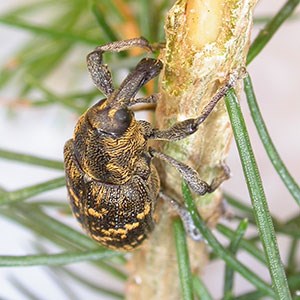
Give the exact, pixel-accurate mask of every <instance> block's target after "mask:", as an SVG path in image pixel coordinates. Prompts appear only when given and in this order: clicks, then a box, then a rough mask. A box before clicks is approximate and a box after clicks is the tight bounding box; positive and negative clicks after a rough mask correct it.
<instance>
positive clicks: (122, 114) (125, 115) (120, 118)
mask: <svg viewBox="0 0 300 300" xmlns="http://www.w3.org/2000/svg"><path fill="white" fill-rule="evenodd" d="M114 119H115V120H116V121H117V122H120V123H130V121H131V114H130V113H129V111H128V110H127V109H126V108H121V109H119V110H118V111H117V112H116V113H115V115H114Z"/></svg>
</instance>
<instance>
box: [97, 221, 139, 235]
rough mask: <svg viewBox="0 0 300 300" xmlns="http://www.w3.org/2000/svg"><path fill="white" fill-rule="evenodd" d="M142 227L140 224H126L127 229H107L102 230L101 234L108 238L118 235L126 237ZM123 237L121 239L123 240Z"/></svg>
mask: <svg viewBox="0 0 300 300" xmlns="http://www.w3.org/2000/svg"><path fill="white" fill-rule="evenodd" d="M139 225H140V223H139V222H135V223H132V224H126V225H125V229H124V228H118V229H114V228H109V229H108V230H105V229H101V232H102V233H103V234H105V235H107V236H111V235H118V234H121V235H122V236H123V235H124V236H126V235H127V233H128V231H131V230H133V229H135V228H137V227H138V226H139ZM122 236H121V238H122Z"/></svg>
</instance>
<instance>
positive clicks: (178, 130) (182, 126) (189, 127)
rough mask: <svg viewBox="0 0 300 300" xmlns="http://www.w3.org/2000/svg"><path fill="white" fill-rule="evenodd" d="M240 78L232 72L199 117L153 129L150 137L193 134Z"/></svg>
mask: <svg viewBox="0 0 300 300" xmlns="http://www.w3.org/2000/svg"><path fill="white" fill-rule="evenodd" d="M239 78H240V77H239V76H238V74H237V73H232V74H231V75H230V77H229V80H228V81H227V83H226V84H225V85H224V86H223V87H221V88H220V89H219V90H218V91H217V93H216V94H215V95H214V96H213V98H212V99H211V100H210V102H209V103H208V104H207V105H206V106H205V107H204V109H203V110H202V112H201V115H200V116H199V117H198V118H193V119H187V120H184V121H182V122H178V123H176V124H174V125H173V126H172V127H170V128H168V129H165V130H159V129H153V130H152V132H151V133H150V135H149V137H148V138H151V139H158V140H167V141H177V140H181V139H184V138H186V137H187V136H189V135H191V134H193V133H194V132H196V131H197V130H198V128H199V126H200V124H202V123H203V122H204V121H205V120H206V118H207V117H208V116H209V115H210V113H211V112H212V111H213V109H214V108H215V106H216V105H217V103H218V102H219V101H220V100H221V99H222V98H223V97H224V96H225V95H226V93H227V92H228V91H229V89H230V88H232V87H233V86H234V84H235V82H236V80H237V79H239Z"/></svg>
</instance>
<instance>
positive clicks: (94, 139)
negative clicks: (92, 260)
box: [64, 38, 234, 250]
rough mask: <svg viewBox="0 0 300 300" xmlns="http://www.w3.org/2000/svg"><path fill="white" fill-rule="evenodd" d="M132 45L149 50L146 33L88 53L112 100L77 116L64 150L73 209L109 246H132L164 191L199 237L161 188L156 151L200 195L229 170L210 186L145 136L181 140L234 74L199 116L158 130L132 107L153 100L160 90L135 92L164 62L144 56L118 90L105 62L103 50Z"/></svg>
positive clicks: (188, 227)
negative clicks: (145, 93)
mask: <svg viewBox="0 0 300 300" xmlns="http://www.w3.org/2000/svg"><path fill="white" fill-rule="evenodd" d="M131 47H141V48H144V49H146V50H149V51H151V50H152V48H151V46H150V45H149V43H148V42H147V41H146V40H145V39H143V38H136V39H130V40H126V41H118V42H113V43H109V44H106V45H103V46H99V47H97V48H96V49H95V50H94V51H93V52H91V53H90V54H89V55H88V56H87V65H88V70H89V72H90V74H91V77H92V79H93V81H94V84H95V85H96V87H97V88H98V89H99V90H101V91H102V92H103V93H104V94H105V95H106V97H107V98H106V99H103V100H100V101H99V102H97V103H96V104H95V105H94V106H92V107H91V108H89V109H88V110H87V111H86V112H85V113H84V114H83V115H82V116H81V117H80V118H79V120H78V123H77V125H76V127H75V132H74V136H73V138H72V139H70V140H68V141H67V143H66V145H65V148H64V160H65V171H66V179H67V189H68V193H69V198H70V202H71V206H72V210H73V213H74V215H75V216H76V218H77V219H78V221H79V222H80V224H81V225H82V226H83V228H84V229H85V231H86V232H87V233H88V234H89V235H90V236H91V237H92V238H93V239H94V240H96V241H97V242H99V243H101V244H102V245H104V246H106V247H108V248H111V249H119V250H132V249H134V248H135V247H137V246H138V245H140V244H141V243H142V241H143V240H144V239H145V238H147V236H148V235H149V233H150V232H151V231H152V230H153V228H154V220H153V212H154V209H155V206H156V202H157V198H158V196H159V195H160V196H161V198H163V199H165V200H168V201H170V202H171V203H172V204H173V206H174V207H175V208H176V210H177V212H178V214H179V215H180V216H181V218H182V219H183V222H184V224H185V228H186V230H187V231H188V233H189V234H190V235H191V236H192V238H194V239H196V240H197V239H199V238H200V234H199V232H198V231H197V230H196V229H195V227H194V226H193V222H192V221H191V217H190V215H189V213H188V212H187V211H186V209H185V208H184V207H183V206H182V205H180V204H179V203H177V202H176V201H175V200H172V199H171V198H170V197H168V196H167V195H165V194H163V192H161V191H160V180H159V176H158V174H157V171H156V169H155V167H154V165H153V164H152V159H153V158H154V157H156V158H158V159H161V160H163V161H166V162H168V163H170V164H171V165H172V166H173V167H175V168H176V169H177V170H178V171H179V173H180V174H181V176H182V177H183V179H184V180H186V182H187V183H188V184H189V186H190V187H191V189H192V190H193V191H194V192H196V193H198V194H200V195H203V194H205V193H210V192H212V191H214V190H215V189H216V188H217V187H218V186H219V185H220V184H221V183H222V182H223V181H224V180H225V179H227V178H228V175H229V171H228V169H227V168H226V167H225V166H224V172H223V174H222V175H221V176H220V177H218V178H216V179H215V180H213V182H212V183H211V184H210V185H209V184H207V183H206V182H204V181H202V180H201V179H200V178H199V175H198V173H197V172H196V171H195V170H193V169H192V168H190V167H189V166H187V165H185V164H183V163H181V162H179V161H177V160H175V159H173V158H172V157H169V156H167V155H165V154H163V153H161V152H158V151H157V150H155V149H153V148H150V147H149V146H148V140H149V139H156V140H157V139H159V140H166V141H176V140H179V139H183V138H185V137H187V136H189V135H190V134H192V133H194V132H195V131H196V130H197V129H198V127H199V125H200V124H201V123H202V122H203V121H204V120H205V119H206V118H207V117H208V115H209V114H210V112H211V111H212V110H213V108H214V107H215V105H216V104H217V103H218V101H219V100H220V99H221V98H222V97H223V96H224V95H225V93H226V92H227V91H228V89H229V88H231V87H232V85H233V83H234V80H229V81H228V82H227V83H226V85H225V86H223V87H222V88H221V89H220V90H219V91H218V93H217V94H216V95H215V96H214V97H213V98H212V100H211V101H210V102H209V103H208V105H207V106H206V107H205V108H204V110H203V112H202V114H201V115H200V116H199V117H198V118H195V119H188V120H185V121H183V122H178V123H176V124H175V125H173V126H172V127H171V128H169V129H165V130H158V129H154V128H153V127H152V126H151V124H150V123H148V122H146V121H137V120H136V119H135V118H134V114H133V112H132V110H130V107H131V106H132V105H134V104H137V103H156V101H157V98H158V97H157V95H152V96H150V97H145V98H135V96H136V94H137V92H138V90H139V89H140V88H141V87H142V86H143V85H144V84H146V83H147V82H148V81H149V80H151V79H152V78H154V77H156V76H157V75H158V74H159V73H160V71H161V69H162V68H163V64H162V62H161V61H160V60H157V59H152V58H145V59H142V60H141V61H140V62H139V64H138V65H137V66H136V68H135V69H134V70H133V71H132V72H131V73H130V74H129V75H128V76H127V77H126V79H125V80H124V81H123V83H122V84H121V86H120V87H119V88H118V89H116V90H115V89H114V87H113V85H112V79H111V74H110V72H109V70H108V68H107V66H106V65H104V64H102V54H103V53H104V52H106V51H117V52H118V51H122V50H126V49H128V48H131Z"/></svg>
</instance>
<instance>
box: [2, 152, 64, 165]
mask: <svg viewBox="0 0 300 300" xmlns="http://www.w3.org/2000/svg"><path fill="white" fill-rule="evenodd" d="M0 157H1V158H5V159H9V160H14V161H19V162H23V163H26V164H30V165H35V166H41V167H46V168H51V169H57V170H63V169H64V164H63V162H61V161H57V160H52V159H46V158H42V157H38V156H34V155H29V154H24V153H19V152H14V151H7V150H4V149H0Z"/></svg>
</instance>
